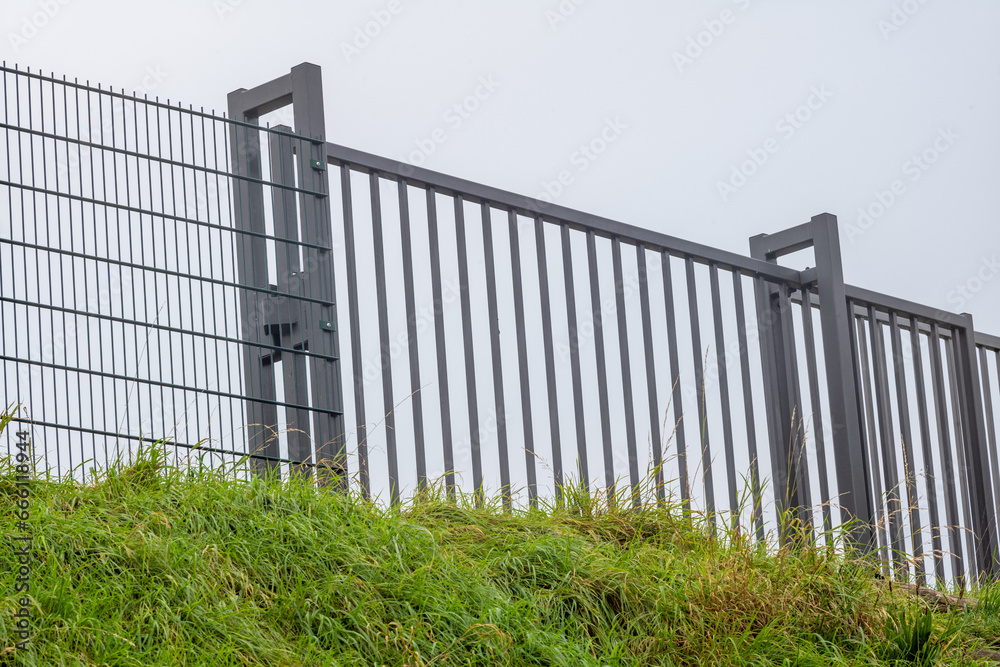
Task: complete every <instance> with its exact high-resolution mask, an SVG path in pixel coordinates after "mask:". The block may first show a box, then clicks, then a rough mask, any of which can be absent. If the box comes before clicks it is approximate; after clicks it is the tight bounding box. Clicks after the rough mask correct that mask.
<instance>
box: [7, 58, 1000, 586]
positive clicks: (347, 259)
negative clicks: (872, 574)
mask: <svg viewBox="0 0 1000 667" xmlns="http://www.w3.org/2000/svg"><path fill="white" fill-rule="evenodd" d="M2 72H3V85H4V97H5V110H4V118H3V123H2V128H3V130H4V134H5V139H4V144H3V145H4V149H5V151H6V155H5V159H3V160H0V216H3V217H4V219H3V227H2V228H0V309H2V310H0V312H2V317H3V327H2V329H3V349H2V361H3V368H4V380H3V381H4V400H5V403H7V404H9V403H11V402H17V403H20V404H22V405H23V406H24V407H25V408H26V409H27V410H28V412H27V413H23V414H22V419H23V420H24V421H26V422H29V423H31V424H32V425H33V430H34V434H35V442H36V444H41V449H42V455H43V456H42V465H43V467H44V468H45V470H46V471H48V472H50V473H52V474H56V475H65V474H69V473H70V471H73V474H76V475H78V476H79V477H81V478H83V477H84V476H86V474H87V471H88V470H90V469H91V468H98V469H101V468H104V467H106V466H107V465H108V464H109V463H111V462H113V461H114V460H115V459H116V457H120V456H125V457H127V456H128V455H130V454H131V453H133V452H134V450H135V447H136V445H137V444H139V443H141V442H143V441H145V442H156V441H159V440H160V439H161V438H168V440H167V442H168V443H169V448H170V451H172V452H173V455H174V457H175V462H177V463H185V462H187V463H189V464H190V463H191V462H195V463H197V464H199V465H213V466H215V465H220V464H223V463H227V464H229V465H239V466H242V468H243V469H244V470H245V471H246V472H247V473H248V474H254V473H256V474H260V473H262V472H264V471H267V470H273V471H274V472H276V473H278V474H288V472H289V471H290V470H292V469H303V467H301V466H299V465H298V464H301V463H305V464H306V465H305V466H304V469H305V470H307V471H308V470H313V469H316V468H317V466H319V469H320V470H321V471H322V475H319V477H320V478H321V480H323V481H324V483H328V482H333V483H336V484H338V485H339V486H341V487H342V488H343V487H348V486H350V487H353V488H357V489H359V490H360V491H361V492H362V493H364V494H366V495H369V496H374V497H378V498H381V499H383V500H385V501H387V502H398V501H400V500H401V499H404V498H406V497H408V496H410V495H412V494H413V493H414V492H415V491H416V490H418V489H420V488H422V487H425V486H427V485H428V484H432V483H441V484H443V486H444V487H445V489H447V490H448V491H449V492H451V493H456V492H458V491H461V492H463V493H468V494H490V495H492V494H500V495H501V496H502V497H503V498H504V501H505V503H506V504H507V505H508V506H518V507H523V506H527V505H531V504H535V503H537V502H538V501H539V500H540V499H543V498H544V499H547V500H552V501H559V500H560V498H561V496H562V494H563V492H564V490H565V489H567V488H571V487H575V488H580V489H588V490H591V491H594V492H596V491H597V490H598V489H604V490H607V491H608V492H609V493H610V494H612V495H613V496H615V497H617V498H619V499H621V500H622V501H623V502H631V503H634V504H636V505H640V504H643V503H653V502H658V501H666V500H671V501H673V502H677V503H681V504H684V505H686V506H688V507H691V508H692V509H694V510H697V511H700V512H704V513H705V514H706V516H707V517H708V518H709V520H710V521H712V522H725V523H727V524H728V523H739V524H740V525H742V526H745V527H747V528H748V529H749V530H751V531H753V532H754V533H755V534H756V536H757V538H758V539H761V540H765V539H770V538H769V536H770V535H775V534H777V535H781V536H782V537H784V538H787V537H788V536H789V535H790V531H791V530H792V528H791V527H790V526H788V525H787V524H782V523H781V522H780V521H779V516H782V515H783V514H786V515H787V512H791V513H792V515H793V516H795V517H796V518H798V519H799V520H800V521H801V522H803V524H805V525H808V526H810V527H813V528H814V529H815V532H816V534H817V535H819V539H828V540H829V539H831V535H832V529H834V528H835V527H837V526H841V525H843V524H844V522H845V521H847V520H850V519H857V520H859V523H858V527H857V528H855V529H854V530H853V531H852V533H851V536H852V537H853V538H854V539H856V540H858V541H859V542H860V543H862V544H864V545H867V546H866V548H872V549H877V550H879V551H880V552H881V553H882V560H883V563H884V564H885V567H886V568H887V570H888V569H889V568H892V570H893V572H894V574H895V576H898V577H907V578H911V579H914V578H915V579H918V580H923V579H924V577H925V573H930V574H931V575H932V576H933V577H935V578H938V579H942V580H955V579H958V578H963V577H968V578H970V579H976V578H978V577H979V576H995V574H996V571H997V565H998V560H997V550H996V516H997V508H998V506H1000V474H998V464H997V449H996V426H997V421H996V415H995V413H994V411H993V396H996V395H1000V394H997V393H996V392H998V391H1000V387H998V385H997V377H998V374H1000V368H998V360H1000V339H998V338H996V337H991V336H985V335H982V334H978V333H976V332H975V331H974V328H973V325H972V319H971V317H970V316H968V315H955V314H951V313H943V312H938V311H934V310H933V309H930V308H927V307H924V306H921V305H919V304H913V303H909V302H905V301H901V300H899V299H895V298H892V297H888V296H885V295H882V294H877V293H874V292H869V291H867V290H862V289H859V288H855V287H852V286H849V285H845V284H844V282H843V275H842V270H841V262H840V247H839V237H838V232H837V224H836V219H835V218H834V217H833V216H831V215H828V214H824V215H820V216H817V217H815V218H813V219H812V220H811V221H810V222H808V223H805V224H803V225H800V226H798V227H794V228H792V229H789V230H785V231H783V232H779V233H777V234H772V235H761V236H758V237H754V238H752V239H751V240H750V247H751V256H749V257H745V256H742V255H738V254H735V253H730V252H725V251H721V250H718V249H715V248H711V247H707V246H703V245H700V244H697V243H692V242H689V241H684V240H682V239H678V238H675V237H672V236H668V235H665V234H661V233H658V232H654V231H650V230H645V229H641V228H638V227H633V226H629V225H625V224H622V223H619V222H615V221H612V220H608V219H605V218H601V217H598V216H593V215H589V214H586V213H581V212H578V211H574V210H571V209H567V208H564V207H561V206H557V205H554V204H551V203H548V202H544V201H540V200H537V199H531V198H526V197H523V196H520V195H516V194H513V193H510V192H505V191H502V190H498V189H496V188H492V187H488V186H484V185H480V184H477V183H473V182H470V181H465V180H463V179H459V178H455V177H452V176H448V175H444V174H440V173H436V172H433V171H429V170H426V169H422V168H419V167H414V166H411V165H409V164H406V163H402V162H399V161H396V160H391V159H387V158H383V157H378V156H375V155H370V154H366V153H362V152H360V151H357V150H354V149H350V148H346V147H343V146H339V145H335V144H332V143H329V142H327V141H326V140H325V129H324V123H323V105H322V82H321V77H320V72H319V68H318V67H315V66H313V65H307V64H306V65H300V66H298V67H295V68H293V69H292V70H291V72H290V73H289V74H288V75H286V76H284V77H281V78H279V79H276V80H274V81H271V82H268V83H266V84H264V85H262V86H259V87H257V88H254V89H251V90H239V91H236V92H234V93H232V94H230V97H229V117H228V118H225V117H222V116H219V115H217V114H215V113H214V112H212V113H206V112H204V111H203V110H198V111H195V110H193V109H192V108H190V107H188V108H187V109H184V108H182V107H181V106H180V105H178V104H176V103H171V102H170V101H169V100H168V101H166V102H161V101H159V100H148V99H146V98H145V97H144V98H142V99H140V98H136V97H134V96H130V95H126V94H125V93H124V92H115V91H112V90H105V89H101V88H100V87H92V86H90V85H85V84H80V83H79V82H76V81H74V82H68V81H65V80H64V79H56V78H55V77H52V76H42V75H40V74H35V73H31V72H28V71H20V70H17V69H11V68H7V67H6V66H4V67H3V68H2ZM289 106H291V110H292V111H291V114H290V115H288V114H284V116H282V117H281V118H278V119H277V120H280V124H276V125H273V126H268V125H267V123H268V122H269V121H270V120H275V116H276V115H281V114H282V113H283V111H282V110H287V108H288V107H289ZM288 123H291V125H290V126H289V125H288ZM293 128H294V129H293ZM808 247H812V248H813V251H814V254H815V265H816V268H813V269H807V270H805V271H799V270H795V269H792V268H788V267H785V266H782V265H780V264H778V263H777V261H778V259H780V258H781V257H782V256H784V255H786V254H789V253H792V252H796V251H799V250H803V249H805V248H808ZM336 286H340V291H338V290H337V289H336ZM338 294H339V295H340V297H341V298H340V299H339V300H338V299H336V295H338ZM341 360H343V362H344V365H343V366H342V365H341ZM342 373H345V376H344V378H343V380H342V378H341V374H342ZM245 454H249V455H250V457H249V458H244V455H245ZM942 509H943V511H942ZM824 535H825V537H824ZM928 565H929V567H928Z"/></svg>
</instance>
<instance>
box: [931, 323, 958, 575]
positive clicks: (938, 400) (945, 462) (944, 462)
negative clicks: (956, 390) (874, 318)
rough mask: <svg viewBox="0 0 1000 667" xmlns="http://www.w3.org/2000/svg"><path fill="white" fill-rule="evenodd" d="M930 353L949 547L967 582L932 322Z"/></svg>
mask: <svg viewBox="0 0 1000 667" xmlns="http://www.w3.org/2000/svg"><path fill="white" fill-rule="evenodd" d="M930 352H931V377H932V382H933V387H934V407H935V414H936V416H937V418H936V422H937V429H938V443H939V445H940V447H941V467H942V470H941V476H942V478H943V479H944V490H945V494H944V507H945V515H946V519H945V520H946V521H947V522H948V526H947V529H948V548H949V549H951V552H950V553H951V562H952V570H953V571H954V574H955V578H956V579H957V580H960V581H964V573H965V559H964V558H963V556H962V542H961V537H960V535H961V533H960V530H961V528H960V520H959V518H958V498H957V496H956V493H955V466H954V463H953V462H952V458H951V438H950V437H949V435H948V407H947V403H946V400H947V399H946V397H945V392H944V369H943V367H942V362H941V330H940V328H939V327H938V323H937V322H931V337H930Z"/></svg>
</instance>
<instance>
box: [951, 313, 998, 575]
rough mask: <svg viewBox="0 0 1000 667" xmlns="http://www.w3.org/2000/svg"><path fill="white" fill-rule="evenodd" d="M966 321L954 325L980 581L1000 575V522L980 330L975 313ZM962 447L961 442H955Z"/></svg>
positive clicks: (967, 315)
mask: <svg viewBox="0 0 1000 667" xmlns="http://www.w3.org/2000/svg"><path fill="white" fill-rule="evenodd" d="M961 317H962V319H963V320H964V324H963V325H960V326H955V327H953V328H952V334H953V335H954V336H955V337H956V342H957V343H958V354H957V355H956V359H955V361H956V366H957V368H958V390H959V394H960V395H962V398H963V400H962V401H961V405H962V415H961V419H962V424H963V426H964V428H963V429H962V432H963V436H964V439H963V442H962V446H963V447H964V448H965V462H966V465H967V466H968V473H967V474H968V475H969V496H970V498H969V501H970V503H971V504H972V508H971V509H972V527H973V530H974V531H975V533H976V563H977V564H978V565H979V579H980V583H982V582H983V581H984V580H990V581H995V580H996V579H997V575H998V574H1000V561H998V551H997V524H996V519H997V517H996V515H995V514H994V513H993V501H992V499H993V490H992V486H991V484H990V476H989V475H990V473H989V461H990V457H989V451H988V449H987V446H988V445H987V436H986V419H985V416H984V412H983V395H982V387H981V385H980V377H979V363H978V361H977V358H976V357H977V355H976V330H975V327H974V326H973V323H972V315H970V314H969V313H962V315H961ZM955 444H956V446H958V443H955Z"/></svg>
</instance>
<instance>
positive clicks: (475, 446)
mask: <svg viewBox="0 0 1000 667" xmlns="http://www.w3.org/2000/svg"><path fill="white" fill-rule="evenodd" d="M454 200H455V241H456V244H457V245H458V283H459V294H460V301H461V304H462V337H463V342H464V343H465V391H466V396H467V399H468V402H469V438H470V443H471V447H472V487H473V489H474V492H473V493H474V498H475V499H476V503H477V504H481V503H482V499H483V458H482V453H481V452H480V451H479V444H480V443H479V438H480V432H479V400H478V394H477V391H476V355H475V350H474V348H473V344H472V306H471V304H470V302H469V260H468V257H467V255H466V242H465V200H464V199H462V195H460V194H456V195H455V196H454Z"/></svg>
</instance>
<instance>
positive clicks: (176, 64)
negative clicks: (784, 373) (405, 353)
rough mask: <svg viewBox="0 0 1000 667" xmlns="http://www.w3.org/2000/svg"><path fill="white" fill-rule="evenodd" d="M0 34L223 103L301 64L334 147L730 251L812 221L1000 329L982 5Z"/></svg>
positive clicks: (129, 12)
mask: <svg viewBox="0 0 1000 667" xmlns="http://www.w3.org/2000/svg"><path fill="white" fill-rule="evenodd" d="M372 22H375V23H372ZM379 23H381V24H382V25H379ZM0 27H2V34H3V39H2V41H0V49H2V53H3V59H5V60H6V61H7V63H8V64H11V63H18V64H19V65H20V66H22V67H31V68H32V69H33V70H37V69H42V70H44V71H46V72H49V71H52V72H55V73H57V74H60V75H61V74H66V75H68V76H69V77H71V78H72V77H79V78H80V79H89V80H90V81H91V82H92V83H97V82H100V83H101V84H102V85H106V86H107V85H111V86H114V87H116V88H122V87H124V88H125V89H126V90H132V89H135V90H136V91H138V92H143V91H146V92H149V93H152V94H155V95H159V96H160V97H161V98H170V99H171V100H178V99H179V100H182V101H184V102H185V103H192V104H194V105H195V106H196V107H198V106H202V105H204V106H205V107H206V108H213V107H214V108H215V109H217V110H220V111H221V110H223V109H224V108H225V106H226V94H227V93H228V92H229V91H230V90H232V89H235V88H239V87H248V88H249V87H252V86H254V85H257V84H259V83H262V82H264V81H266V80H269V79H271V78H274V77H277V76H280V75H282V74H284V73H286V72H287V71H288V70H289V68H290V67H292V66H293V65H296V64H298V63H300V62H304V61H308V62H312V63H316V64H318V65H320V66H321V67H322V68H323V75H324V85H325V95H326V108H327V131H328V135H329V139H330V140H332V141H334V142H337V143H341V144H345V145H348V146H351V147H354V148H358V149H362V150H365V151H368V152H373V153H377V154H381V155H386V156H390V157H395V158H399V159H408V160H411V161H414V162H422V163H423V164H424V166H427V167H429V168H431V169H435V170H438V171H443V172H445V173H450V174H455V175H459V176H462V177H465V178H470V179H473V180H478V181H481V182H485V183H487V184H490V185H494V186H497V187H501V188H504V189H508V190H513V191H515V192H518V193H523V194H526V195H539V194H541V193H546V192H547V191H546V187H545V186H546V184H549V185H550V187H549V190H548V192H549V193H551V194H552V195H553V196H554V198H555V199H556V201H558V203H560V204H563V205H566V206H570V207H573V208H578V209H582V210H585V211H589V212H593V213H598V214H601V215H604V216H607V217H610V218H613V219H617V220H621V221H625V222H628V223H631V224H635V225H639V226H643V227H648V228H651V229H655V230H658V231H662V232H665V233H668V234H672V235H676V236H679V237H682V238H687V239H691V240H695V241H699V242H701V243H706V244H710V245H713V246H717V247H722V248H725V249H728V250H732V251H737V252H741V253H747V252H748V244H747V238H748V237H750V236H752V235H755V234H758V233H761V232H773V231H778V230H780V229H783V228H785V227H789V226H792V225H795V224H798V223H801V222H804V221H806V220H808V219H809V217H811V216H812V215H814V214H816V213H820V212H824V211H828V212H831V213H834V214H836V215H837V216H838V217H839V219H840V222H841V238H842V243H843V255H844V262H845V275H846V278H847V280H848V282H850V283H853V284H856V285H859V286H863V287H867V288H871V289H876V290H879V291H882V292H886V293H889V294H893V295H897V296H900V297H904V298H908V299H912V300H915V301H919V302H922V303H927V304H929V305H932V306H934V307H939V308H945V309H948V310H954V311H959V312H962V311H968V312H971V313H972V314H973V315H974V316H975V319H976V322H977V325H978V326H977V328H978V329H980V330H984V331H987V332H989V333H1000V310H998V309H997V307H996V305H997V303H998V297H1000V276H998V272H1000V266H998V264H997V259H998V257H997V256H998V254H1000V227H998V224H997V223H998V220H997V211H998V209H1000V188H997V187H996V183H997V177H998V174H1000V166H998V163H997V159H996V155H997V148H998V146H1000V124H998V123H997V122H996V120H997V118H1000V85H998V84H1000V42H998V41H997V39H996V35H997V33H998V30H1000V4H997V3H996V2H992V1H991V0H959V1H952V2H947V3H946V2H941V1H940V0H939V1H936V2H929V1H927V0H922V1H919V2H918V0H906V1H900V2H894V1H891V0H878V1H876V2H871V1H865V2H862V1H861V0H852V1H847V2H844V1H841V2H836V3H834V2H798V3H792V2H788V1H786V2H773V1H772V2H761V1H760V0H717V1H714V2H670V3H659V2H649V1H647V2H639V1H626V2H615V3H611V2H606V1H601V0H584V1H581V0H575V2H574V1H573V0H563V1H562V2H559V1H558V0H548V1H528V0H507V1H505V2H502V3H501V2H476V3H473V2H455V1H442V0H437V1H433V2H432V1H431V0H392V1H390V0H378V1H372V2H338V3H320V2H284V3H281V4H280V5H279V4H278V3H267V2H264V1H263V0H172V1H171V2H159V3H153V2H142V3H138V2H125V1H114V0H101V1H98V2H83V1H82V0H48V1H45V0H32V1H27V0H24V1H22V0H5V2H4V3H3V9H2V10H0ZM366 28H367V32H368V33H369V34H374V35H375V36H374V37H371V36H369V35H365V31H366ZM477 93H478V95H479V98H480V99H479V100H477V103H476V104H469V105H467V106H471V107H476V108H475V110H474V111H471V112H465V111H464V110H463V111H462V113H459V112H456V111H455V109H454V105H456V104H457V103H462V101H463V100H465V99H466V98H467V97H468V96H470V95H472V96H476V95H477ZM438 128H440V129H442V130H443V135H442V134H441V133H439V134H438V135H437V137H438V138H440V137H442V136H444V138H445V140H444V141H443V142H441V143H438V142H435V141H433V140H432V139H431V135H432V133H433V131H434V130H435V129H438ZM602 133H604V135H605V138H609V137H613V141H610V142H608V144H607V148H606V150H605V151H604V152H603V153H602V154H600V155H596V154H594V153H590V154H587V153H584V152H582V151H580V147H581V146H585V145H587V144H590V143H591V142H592V141H593V140H595V139H597V138H598V137H601V136H602ZM599 143H600V142H598V144H599ZM431 148H432V149H433V150H430V149H431ZM748 160H754V162H747V161H748ZM564 171H565V172H568V175H569V179H564V180H569V181H570V182H569V184H568V185H565V186H563V187H562V191H561V192H557V188H555V187H554V186H553V185H552V184H553V182H557V181H558V178H559V175H560V172H564ZM894 190H895V191H894ZM880 200H881V201H880ZM866 210H867V211H868V216H867V217H865V216H862V215H861V214H860V212H861V211H866ZM801 261H802V262H803V264H802V266H798V267H797V268H804V266H805V264H810V263H811V260H810V259H808V258H804V259H802V260H801Z"/></svg>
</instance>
